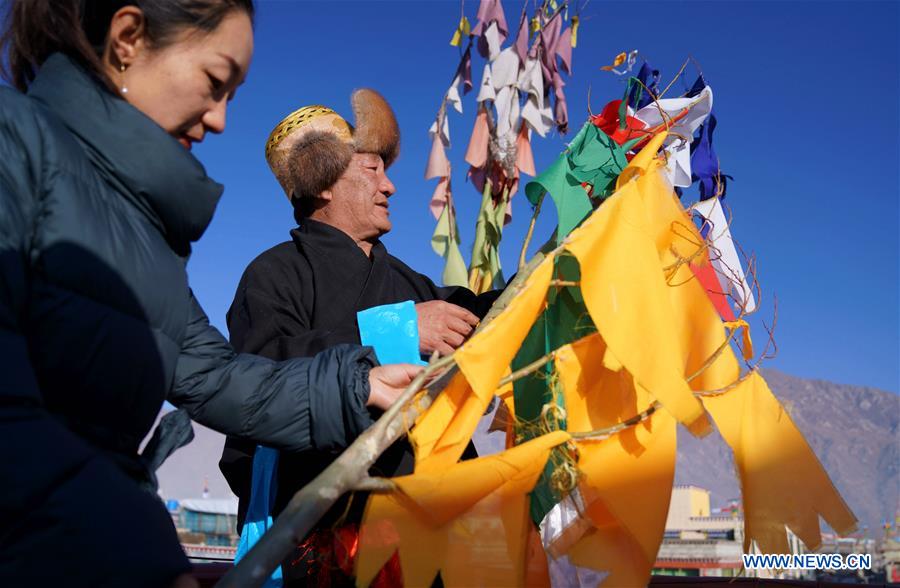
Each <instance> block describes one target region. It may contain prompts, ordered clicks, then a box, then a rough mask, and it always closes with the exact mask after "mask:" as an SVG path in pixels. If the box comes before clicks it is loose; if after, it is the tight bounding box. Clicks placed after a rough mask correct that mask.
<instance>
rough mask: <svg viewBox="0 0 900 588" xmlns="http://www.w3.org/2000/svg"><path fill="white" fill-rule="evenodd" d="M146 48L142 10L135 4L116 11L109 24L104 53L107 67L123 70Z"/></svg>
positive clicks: (145, 30) (145, 28) (145, 29)
mask: <svg viewBox="0 0 900 588" xmlns="http://www.w3.org/2000/svg"><path fill="white" fill-rule="evenodd" d="M146 48H147V25H146V21H145V19H144V12H143V11H142V10H141V9H140V8H138V7H137V6H125V7H123V8H120V9H119V10H117V11H116V13H115V14H113V16H112V20H111V21H110V25H109V36H108V37H107V42H106V51H105V54H104V58H105V62H106V64H107V66H108V67H111V68H113V69H114V70H115V71H124V69H127V68H128V67H129V66H130V65H131V64H132V63H134V61H135V60H136V59H137V58H138V56H139V55H140V54H141V52H143V51H144V50H146Z"/></svg>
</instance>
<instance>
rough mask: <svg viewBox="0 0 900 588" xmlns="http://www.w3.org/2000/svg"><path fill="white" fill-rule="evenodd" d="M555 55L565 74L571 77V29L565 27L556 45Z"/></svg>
mask: <svg viewBox="0 0 900 588" xmlns="http://www.w3.org/2000/svg"><path fill="white" fill-rule="evenodd" d="M556 54H557V55H559V60H560V61H561V62H562V67H563V69H564V70H565V71H566V73H567V74H569V75H572V27H567V28H566V30H564V31H563V32H562V34H561V35H560V36H559V42H557V43H556Z"/></svg>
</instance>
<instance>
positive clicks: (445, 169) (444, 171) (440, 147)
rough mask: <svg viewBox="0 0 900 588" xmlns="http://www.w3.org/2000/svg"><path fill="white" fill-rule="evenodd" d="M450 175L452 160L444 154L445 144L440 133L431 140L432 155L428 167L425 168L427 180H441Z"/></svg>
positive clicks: (429, 155)
mask: <svg viewBox="0 0 900 588" xmlns="http://www.w3.org/2000/svg"><path fill="white" fill-rule="evenodd" d="M449 175H450V160H448V159H447V154H446V152H444V142H443V141H441V135H440V133H435V134H434V137H433V138H432V139H431V153H429V154H428V165H426V166H425V179H426V180H430V179H431V178H440V177H444V176H449Z"/></svg>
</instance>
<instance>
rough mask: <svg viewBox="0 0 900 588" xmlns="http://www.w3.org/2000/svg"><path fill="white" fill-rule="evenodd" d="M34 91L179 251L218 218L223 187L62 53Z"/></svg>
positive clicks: (46, 65)
mask: <svg viewBox="0 0 900 588" xmlns="http://www.w3.org/2000/svg"><path fill="white" fill-rule="evenodd" d="M28 95H29V96H30V97H31V98H33V99H35V100H37V101H38V102H40V103H42V104H43V105H45V106H46V107H47V108H49V109H50V110H51V111H53V113H54V114H56V116H57V117H59V119H60V121H61V122H62V124H63V125H64V126H65V127H66V128H68V130H69V131H70V132H71V133H72V134H73V135H74V136H75V138H76V139H77V141H78V142H79V143H80V144H81V146H82V147H83V148H84V150H85V152H86V153H87V156H88V158H89V159H90V160H91V162H92V163H93V164H94V166H95V167H96V169H97V170H98V172H99V173H100V175H101V176H103V178H104V179H105V180H106V181H107V182H109V183H110V184H111V185H112V186H113V187H114V188H115V189H116V191H117V192H118V193H119V194H121V195H122V196H123V197H124V198H126V199H127V200H129V201H131V202H132V203H133V204H134V205H136V206H137V208H138V209H139V210H140V211H141V212H142V213H143V214H144V215H145V216H146V217H147V218H148V219H149V220H150V221H151V222H152V223H153V224H154V225H155V226H156V227H157V228H158V229H159V230H160V231H161V232H162V233H163V235H164V236H165V237H166V240H167V241H168V242H169V245H170V246H171V247H172V249H173V250H175V251H176V253H178V254H179V255H187V253H188V252H190V243H191V242H193V241H196V240H197V239H199V238H200V236H201V235H202V234H203V232H204V231H205V230H206V227H207V226H208V225H209V223H210V221H211V220H212V216H213V213H214V212H215V209H216V205H217V204H218V202H219V198H220V197H221V195H222V191H223V187H222V185H221V184H218V183H216V182H214V181H213V180H211V179H210V178H209V177H208V176H207V175H206V171H205V170H204V169H203V166H202V165H201V164H200V162H199V161H197V159H196V158H194V156H193V155H191V153H190V152H189V151H188V150H186V149H185V148H184V147H183V146H182V145H181V144H180V143H178V141H176V140H175V138H174V137H172V136H171V135H169V134H168V133H166V132H165V131H164V130H163V129H162V127H160V126H159V125H157V124H156V123H155V122H154V121H153V120H151V119H150V118H149V117H147V116H146V115H145V114H143V113H142V112H141V111H139V110H138V109H137V108H135V107H134V106H132V105H131V104H129V103H128V102H126V101H125V100H123V99H122V98H120V97H118V96H114V95H113V94H112V93H110V92H109V91H108V90H107V89H106V88H104V87H103V86H102V85H101V84H100V83H99V82H98V81H97V80H96V79H95V78H93V77H92V76H91V75H90V74H88V73H87V72H86V71H85V70H84V69H83V68H82V67H80V66H79V65H77V64H76V63H75V62H74V61H73V60H72V59H71V58H69V57H68V56H66V55H63V54H61V53H55V54H53V55H51V56H50V57H48V58H47V60H46V61H45V62H44V64H43V65H42V66H41V69H40V71H39V72H38V75H37V77H36V78H35V79H34V81H33V82H32V84H31V86H30V87H29V89H28Z"/></svg>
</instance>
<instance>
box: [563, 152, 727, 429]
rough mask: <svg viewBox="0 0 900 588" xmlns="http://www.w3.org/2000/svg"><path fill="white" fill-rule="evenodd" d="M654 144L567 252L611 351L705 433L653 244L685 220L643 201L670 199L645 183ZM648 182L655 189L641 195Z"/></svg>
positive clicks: (653, 170) (654, 169) (653, 163)
mask: <svg viewBox="0 0 900 588" xmlns="http://www.w3.org/2000/svg"><path fill="white" fill-rule="evenodd" d="M659 144H660V140H659V137H657V138H656V139H654V140H653V141H651V143H650V144H649V145H648V146H647V147H646V148H645V149H644V150H642V151H641V152H640V153H639V154H638V155H637V156H635V158H634V159H633V160H632V162H631V164H630V165H629V166H628V167H627V168H626V171H628V170H629V169H632V166H635V168H634V170H633V171H632V172H630V173H631V177H633V178H635V181H632V182H626V183H624V184H622V187H621V188H620V189H619V190H618V191H617V192H616V193H615V194H613V195H612V196H611V197H610V198H608V199H607V200H606V201H605V202H604V204H603V207H602V208H601V209H600V210H599V211H598V212H597V213H595V214H594V215H593V216H592V217H591V218H589V219H588V220H587V221H586V222H585V223H584V224H583V225H582V226H581V227H579V228H578V229H576V230H575V231H573V232H572V234H571V235H570V236H569V239H568V240H567V245H566V248H567V249H568V251H569V252H570V253H572V254H573V255H574V256H575V257H577V258H578V260H579V263H580V264H581V267H582V277H581V290H582V293H583V295H584V300H585V304H586V306H587V308H588V311H589V312H590V314H591V317H592V318H593V319H594V322H595V324H596V325H597V329H598V331H599V332H600V334H601V336H602V337H603V340H604V341H605V342H606V344H607V345H608V347H609V352H610V353H612V355H613V356H614V357H615V359H617V360H618V361H619V362H621V363H622V365H623V366H624V367H625V369H627V370H628V372H630V373H631V374H632V376H633V377H634V379H635V381H636V382H637V383H638V384H639V385H641V386H643V387H644V388H646V389H647V390H648V391H650V393H651V394H652V395H653V396H654V397H655V398H656V399H657V400H659V401H660V403H662V405H663V406H664V407H665V409H666V410H667V411H669V412H670V413H671V414H672V415H673V416H674V417H675V418H676V419H677V420H678V421H679V422H681V423H683V424H684V425H685V426H686V427H687V428H688V430H690V431H691V432H692V433H693V434H695V435H703V434H706V433H707V432H709V429H710V424H709V420H708V419H707V416H706V413H705V412H704V410H703V406H702V405H701V404H700V402H699V401H698V400H697V399H696V398H694V396H693V394H692V393H691V390H690V388H689V387H688V385H687V383H686V382H685V374H684V362H683V355H682V353H680V349H681V345H680V342H679V334H678V331H677V330H676V328H675V326H674V317H675V316H676V314H677V312H678V310H677V309H675V308H674V307H673V305H672V301H671V299H670V293H669V291H668V290H669V288H670V286H669V285H668V284H667V283H666V280H665V276H664V273H663V271H662V268H661V267H660V260H659V253H658V252H657V247H656V242H655V239H654V236H655V235H657V234H659V233H660V232H661V231H663V230H665V229H667V228H668V227H669V226H670V225H671V223H672V222H675V221H680V220H682V218H683V216H677V215H676V216H675V217H674V218H673V217H670V218H664V217H662V216H659V215H657V216H655V217H651V215H650V214H649V213H648V210H647V209H648V208H650V206H648V205H645V199H646V200H648V201H651V202H652V203H656V202H657V201H665V200H666V199H669V198H671V194H670V193H667V192H665V191H664V190H663V186H662V185H661V184H659V183H653V182H652V181H651V182H647V181H645V178H651V179H652V178H654V176H657V175H659V174H660V171H659V166H660V162H659V161H658V160H657V159H655V153H656V151H655V150H656V149H658V147H659ZM648 150H650V151H649V152H648ZM641 166H643V167H641ZM623 174H624V172H623ZM645 185H647V186H649V187H651V188H652V189H653V190H652V192H647V193H646V194H643V195H642V191H644V190H645V189H646V188H645ZM651 220H652V221H653V223H654V224H650V221H651ZM638 334H640V335H641V336H638Z"/></svg>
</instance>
